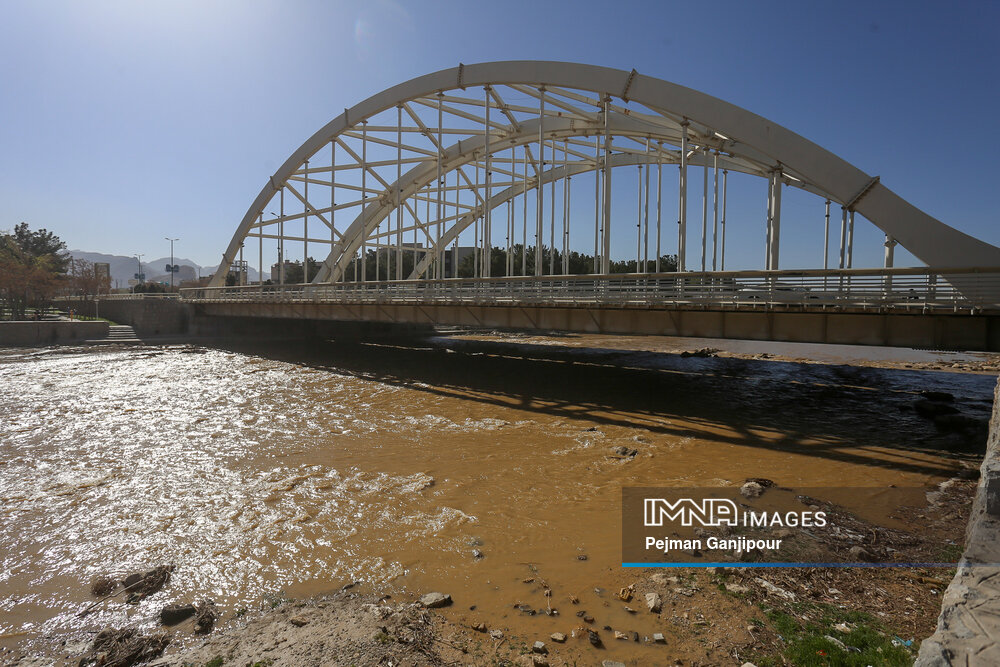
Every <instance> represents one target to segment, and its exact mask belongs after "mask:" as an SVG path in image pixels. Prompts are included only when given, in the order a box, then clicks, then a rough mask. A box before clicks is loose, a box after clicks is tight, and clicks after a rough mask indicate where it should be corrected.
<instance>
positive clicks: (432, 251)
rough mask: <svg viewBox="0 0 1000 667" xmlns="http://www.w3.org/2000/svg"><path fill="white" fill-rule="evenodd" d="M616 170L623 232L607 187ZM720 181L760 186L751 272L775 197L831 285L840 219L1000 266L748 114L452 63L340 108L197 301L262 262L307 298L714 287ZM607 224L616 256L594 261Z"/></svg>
mask: <svg viewBox="0 0 1000 667" xmlns="http://www.w3.org/2000/svg"><path fill="white" fill-rule="evenodd" d="M626 169H632V170H635V173H634V174H632V175H629V176H628V178H627V180H628V181H629V182H630V183H632V184H634V186H635V190H634V191H633V194H631V195H630V196H629V198H630V199H631V201H629V202H628V206H627V208H628V209H629V211H630V212H631V213H630V214H629V215H628V216H624V215H621V214H619V213H617V212H616V208H615V207H616V205H618V206H621V205H620V204H619V202H620V200H622V199H624V197H622V195H621V189H620V188H612V183H614V182H616V179H617V178H621V176H619V174H622V173H623V172H624V170H626ZM732 173H740V174H749V175H752V176H757V177H760V178H762V179H764V180H765V181H766V183H767V187H766V216H763V217H764V220H763V222H764V238H763V241H764V246H763V247H764V251H765V252H764V253H763V257H764V260H763V267H762V268H763V269H764V270H765V271H775V272H777V271H778V270H779V269H780V266H779V260H780V245H781V244H780V241H781V224H782V216H781V209H782V205H781V202H782V196H781V194H782V190H783V188H785V187H793V188H799V189H801V190H804V191H806V192H809V193H812V194H814V195H816V196H817V197H819V201H820V202H822V203H823V205H824V206H825V210H824V215H825V225H826V229H825V231H826V236H825V238H826V241H825V243H826V244H827V245H826V246H825V247H824V266H823V269H828V268H831V267H829V266H828V264H829V263H830V262H829V258H830V256H831V252H830V250H831V248H830V247H829V246H830V239H831V233H830V232H831V225H832V229H833V234H834V236H833V244H832V245H833V248H832V250H833V251H834V258H833V260H834V261H833V262H832V263H833V264H834V267H832V268H834V269H836V270H848V269H851V268H852V265H853V248H854V241H853V237H854V222H855V215H856V214H860V215H862V216H864V217H865V218H866V219H867V220H869V221H870V222H872V223H873V224H874V225H876V226H877V227H878V228H880V229H881V230H882V231H883V232H884V233H885V248H886V250H885V267H887V268H891V267H892V265H893V248H894V246H895V245H896V243H900V244H902V245H903V247H905V248H907V249H908V250H909V251H910V252H912V253H913V254H914V255H915V256H916V257H918V258H919V259H920V260H921V261H923V262H925V263H926V264H928V266H930V267H951V268H960V267H998V266H1000V249H998V248H996V247H994V246H992V245H990V244H987V243H984V242H982V241H980V240H978V239H975V238H973V237H971V236H968V235H966V234H964V233H962V232H960V231H958V230H956V229H954V228H952V227H949V226H948V225H946V224H944V223H942V222H940V221H938V220H936V219H934V218H932V217H931V216H929V215H927V214H925V213H923V212H922V211H920V210H919V209H917V208H915V207H914V206H912V205H910V204H909V203H907V202H905V201H904V200H903V199H901V198H900V197H898V196H897V195H895V194H894V193H893V192H891V191H890V190H889V189H888V188H887V187H885V186H884V185H883V184H882V183H881V182H880V180H879V178H878V177H872V176H870V175H868V174H866V173H864V172H863V171H861V170H859V169H857V168H855V167H853V166H851V165H850V164H848V163H847V162H845V161H844V160H842V159H840V158H838V157H836V156H835V155H833V154H831V153H829V152H828V151H826V150H824V149H822V148H820V147H819V146H817V145H815V144H813V143H811V142H809V141H807V140H806V139H804V138H802V137H800V136H798V135H796V134H795V133H793V132H791V131H789V130H787V129H785V128H783V127H781V126H779V125H776V124H775V123H773V122H771V121H769V120H767V119H764V118H762V117H760V116H757V115H754V114H752V113H750V112H749V111H746V110H744V109H741V108H739V107H736V106H734V105H731V104H729V103H726V102H724V101H722V100H719V99H716V98H713V97H710V96H708V95H705V94H703V93H699V92H697V91H694V90H691V89H689V88H685V87H682V86H678V85H676V84H672V83H668V82H665V81H662V80H659V79H654V78H651V77H646V76H643V75H641V74H638V73H637V72H636V71H635V70H633V71H631V72H624V71H621V70H614V69H608V68H603V67H594V66H588V65H580V64H571V63H557V62H534V61H530V62H528V61H525V62H497V63H484V64H478V65H469V66H462V65H460V66H459V67H457V68H452V69H448V70H443V71H440V72H436V73H434V74H429V75H426V76H423V77H419V78H417V79H413V80H411V81H408V82H406V83H403V84H400V85H398V86H395V87H393V88H390V89H388V90H385V91H383V92H381V93H379V94H377V95H375V96H373V97H371V98H369V99H367V100H365V101H364V102H361V103H360V104H358V105H356V106H354V107H352V108H350V109H345V110H344V113H343V114H341V115H340V116H338V117H337V118H335V119H333V120H332V121H331V122H330V123H328V124H327V125H326V126H325V127H323V128H321V129H320V130H319V131H318V132H316V133H315V134H314V135H313V136H312V137H311V138H310V139H309V140H307V141H306V142H305V143H304V144H303V145H302V146H301V147H299V149H298V150H296V151H295V152H294V153H293V154H292V155H291V156H290V157H289V158H288V160H287V161H286V162H285V163H284V164H283V165H282V167H281V168H280V169H279V170H278V171H277V172H276V173H275V174H274V175H273V176H271V177H270V179H269V180H268V182H267V183H266V184H265V186H264V187H263V189H262V190H261V191H260V193H259V195H258V196H257V198H256V199H255V200H254V202H253V203H252V204H251V206H250V208H249V209H248V211H247V213H246V215H245V216H244V218H243V220H242V221H241V223H240V225H239V227H238V229H237V231H236V233H235V235H234V236H233V239H232V241H231V242H230V245H229V247H228V248H227V250H226V252H225V254H224V256H223V261H222V264H221V265H220V267H219V270H218V271H217V272H216V274H215V275H214V276H213V279H212V282H211V285H212V286H215V287H218V286H222V285H224V284H225V280H226V275H227V272H228V271H229V269H230V267H231V266H232V265H233V264H234V263H235V262H249V263H251V264H253V263H256V264H258V266H259V269H260V273H261V274H263V273H264V271H265V268H266V267H265V256H266V257H267V258H268V260H269V258H270V257H273V256H275V250H276V255H277V257H278V258H279V261H278V270H277V272H276V275H272V279H273V281H274V282H275V283H279V284H282V283H286V282H287V280H286V279H287V278H288V276H287V275H286V272H287V271H288V270H289V267H290V264H289V262H290V261H292V260H298V261H301V262H302V263H301V266H302V271H303V273H302V276H301V279H302V281H303V282H307V283H310V282H311V283H314V284H326V283H334V284H336V283H345V282H354V283H364V282H375V281H381V282H384V281H407V280H409V281H412V280H440V279H444V278H451V277H457V276H459V275H465V276H467V277H472V278H481V279H489V278H494V277H500V276H518V275H525V276H535V277H536V278H540V277H543V276H553V275H566V274H570V273H571V272H572V273H581V272H582V271H585V272H586V273H590V274H596V275H608V274H610V273H611V272H612V266H611V262H612V255H613V254H614V256H616V257H619V258H621V257H627V258H629V259H630V260H631V261H632V262H633V263H632V264H631V266H633V267H634V271H633V272H634V273H639V274H661V273H662V272H664V271H677V272H687V271H692V270H693V271H698V272H712V271H719V272H721V271H725V270H726V225H727V202H728V182H729V176H730V174H732ZM636 174H637V177H636ZM698 181H701V182H700V183H699V182H698ZM764 190H765V189H764V188H762V191H764ZM581 193H585V195H581ZM689 200H691V203H692V204H697V203H698V202H700V204H701V205H700V207H698V206H697V205H696V206H695V208H697V209H699V213H700V215H697V216H693V219H692V216H690V215H689V208H691V207H690V206H689ZM762 208H765V207H762ZM615 225H627V226H630V227H631V228H632V229H633V230H634V231H633V232H632V233H631V234H630V238H632V239H633V240H634V245H631V246H630V247H628V248H626V249H622V248H612V227H613V226H615ZM838 227H839V230H838ZM571 234H572V238H573V239H575V240H574V244H573V245H574V246H575V247H571V244H570V239H571ZM581 238H586V239H587V241H586V243H585V244H584V246H582V247H581V246H580V243H579V239H581ZM615 238H616V240H617V241H618V242H620V238H621V236H618V235H616V236H615ZM467 248H471V249H472V250H471V251H465V252H466V254H465V255H462V254H461V253H462V251H463V249H467ZM493 248H498V249H499V252H498V251H495V250H492V249H493ZM553 249H554V252H553ZM574 250H582V251H585V252H587V254H588V255H589V254H590V253H592V259H590V260H588V265H587V266H585V267H583V268H582V269H581V267H580V265H579V263H577V265H576V266H571V261H570V260H571V256H572V252H573V251H574ZM265 252H266V255H265ZM668 255H674V256H675V257H676V260H675V261H676V264H673V261H674V260H673V259H671V261H670V262H669V264H670V265H669V266H668V264H667V263H665V262H666V258H667V256H668ZM312 256H315V257H317V258H318V259H320V260H321V261H320V262H319V263H318V264H317V266H315V267H313V266H312V265H311V264H310V263H309V262H308V261H305V259H306V258H308V257H312ZM254 260H256V262H254ZM462 260H464V264H463V265H462V267H461V268H463V269H464V271H465V273H464V274H461V272H460V264H461V262H462ZM955 284H956V286H957V287H959V289H961V286H960V285H959V284H958V283H955Z"/></svg>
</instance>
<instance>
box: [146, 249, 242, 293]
mask: <svg viewBox="0 0 1000 667" xmlns="http://www.w3.org/2000/svg"><path fill="white" fill-rule="evenodd" d="M163 238H164V239H166V240H167V241H170V291H171V292H173V291H174V241H180V239H179V238H177V239H172V238H170V237H169V236H164V237H163ZM240 250H241V251H242V246H241V248H240ZM139 273H142V271H140V272H139Z"/></svg>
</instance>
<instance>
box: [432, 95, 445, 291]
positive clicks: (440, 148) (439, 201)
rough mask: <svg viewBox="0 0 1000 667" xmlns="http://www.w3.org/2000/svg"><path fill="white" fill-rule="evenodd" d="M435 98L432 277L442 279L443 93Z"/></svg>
mask: <svg viewBox="0 0 1000 667" xmlns="http://www.w3.org/2000/svg"><path fill="white" fill-rule="evenodd" d="M437 97H438V140H437V154H438V159H437V185H438V187H437V225H436V227H437V238H436V239H434V249H435V252H436V253H437V257H435V264H436V265H437V268H436V269H435V271H434V277H435V278H444V248H442V247H441V217H442V215H443V213H442V206H443V201H442V199H443V197H444V180H442V174H441V170H442V165H441V159H442V157H443V155H442V153H443V152H444V143H442V141H443V139H442V134H443V132H442V130H443V127H442V126H443V125H444V111H443V109H442V106H441V105H442V104H443V101H444V100H443V98H444V93H443V92H439V93H438V94H437Z"/></svg>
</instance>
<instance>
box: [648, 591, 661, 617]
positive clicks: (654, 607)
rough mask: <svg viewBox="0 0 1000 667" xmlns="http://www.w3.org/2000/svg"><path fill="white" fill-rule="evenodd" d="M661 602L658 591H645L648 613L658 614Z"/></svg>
mask: <svg viewBox="0 0 1000 667" xmlns="http://www.w3.org/2000/svg"><path fill="white" fill-rule="evenodd" d="M662 606H663V603H662V602H661V601H660V594H659V593H646V607H647V608H648V609H649V611H650V613H653V614H659V613H660V609H661V608H662Z"/></svg>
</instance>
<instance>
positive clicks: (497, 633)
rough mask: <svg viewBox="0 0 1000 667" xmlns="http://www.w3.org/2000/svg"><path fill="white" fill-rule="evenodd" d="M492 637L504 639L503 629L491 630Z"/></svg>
mask: <svg viewBox="0 0 1000 667" xmlns="http://www.w3.org/2000/svg"><path fill="white" fill-rule="evenodd" d="M490 637H491V638H493V639H503V630H490Z"/></svg>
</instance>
